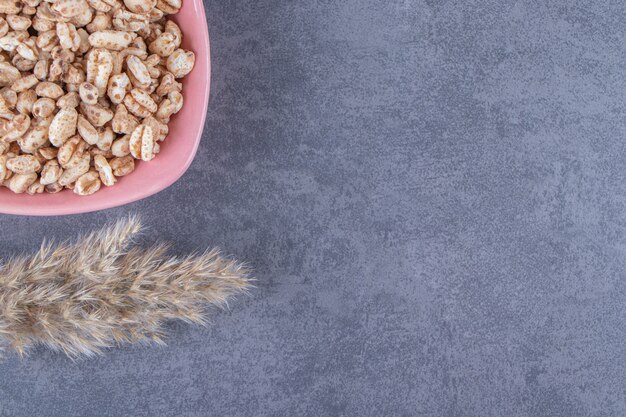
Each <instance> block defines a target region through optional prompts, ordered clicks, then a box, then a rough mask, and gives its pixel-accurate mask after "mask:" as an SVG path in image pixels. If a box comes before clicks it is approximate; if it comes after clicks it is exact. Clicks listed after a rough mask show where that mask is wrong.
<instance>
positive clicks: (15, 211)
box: [0, 0, 211, 216]
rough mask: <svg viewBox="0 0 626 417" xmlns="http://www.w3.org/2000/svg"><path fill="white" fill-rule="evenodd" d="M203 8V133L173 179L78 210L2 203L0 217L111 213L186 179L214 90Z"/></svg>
mask: <svg viewBox="0 0 626 417" xmlns="http://www.w3.org/2000/svg"><path fill="white" fill-rule="evenodd" d="M203 4H204V2H203V1H202V0H194V1H193V5H194V8H195V11H196V13H198V15H199V17H200V25H201V26H202V27H201V29H202V30H203V32H204V33H205V34H206V36H203V37H202V39H201V41H200V42H201V44H202V45H201V47H202V48H203V49H204V50H205V51H206V68H207V77H206V79H207V82H206V84H205V85H204V88H203V90H202V92H201V93H200V94H202V95H204V97H205V99H204V100H203V103H202V109H201V117H200V129H199V130H198V136H199V137H197V138H196V140H195V141H194V144H193V148H192V149H191V152H189V154H188V155H187V157H186V159H185V161H184V163H183V164H180V165H178V166H177V167H176V168H174V169H173V170H174V172H172V173H171V175H169V176H168V177H167V179H166V180H165V181H163V182H162V183H160V184H159V186H158V187H154V188H145V189H139V190H138V191H137V192H136V193H132V194H130V195H128V196H127V197H120V198H116V199H114V200H112V201H110V202H104V203H102V202H99V203H96V202H94V203H90V202H89V197H88V196H87V197H85V198H84V199H85V201H84V204H81V205H79V206H76V205H67V206H56V205H55V206H48V205H45V204H42V205H37V206H34V207H29V209H28V211H25V210H24V208H23V207H21V206H12V205H10V204H6V205H4V204H2V202H0V214H10V215H17V216H67V215H72V214H83V213H92V212H95V211H100V210H106V209H110V208H114V207H120V206H124V205H126V204H130V203H133V202H135V201H139V200H142V199H144V198H147V197H150V196H152V195H155V194H157V193H159V192H161V191H163V190H165V189H166V188H168V187H169V186H171V185H172V184H174V183H175V182H176V181H178V180H179V179H180V178H181V177H182V176H183V174H185V172H187V170H188V169H189V167H190V166H191V163H192V162H193V160H194V158H195V156H196V153H197V151H198V147H199V146H200V141H201V136H202V132H203V130H204V124H205V122H206V116H207V109H208V107H209V93H210V89H211V49H210V40H209V39H210V34H209V28H208V24H207V21H206V14H205V11H204V5H203ZM198 5H200V7H198ZM175 16H176V15H174V16H173V18H174V19H176V17H175ZM196 59H197V54H196ZM195 94H198V93H195Z"/></svg>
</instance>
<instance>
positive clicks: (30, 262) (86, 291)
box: [0, 217, 251, 357]
mask: <svg viewBox="0 0 626 417" xmlns="http://www.w3.org/2000/svg"><path fill="white" fill-rule="evenodd" d="M140 230H141V224H140V222H139V220H138V219H137V218H136V217H129V218H127V219H124V220H120V221H118V222H117V223H116V224H114V225H112V226H110V227H107V228H104V229H103V230H101V231H98V232H94V233H91V234H89V235H87V236H83V237H80V238H79V239H78V240H77V241H76V242H75V243H68V242H65V243H61V244H57V245H53V244H52V243H50V242H44V243H43V244H42V245H41V248H40V249H39V251H38V252H37V253H36V254H34V255H33V256H30V257H28V258H26V257H17V258H13V259H10V260H9V261H7V262H6V263H5V264H4V265H1V266H0V350H4V349H6V348H12V349H14V350H15V351H16V352H18V353H19V354H20V355H25V354H26V353H27V352H28V349H29V348H30V347H32V346H34V345H36V344H43V345H45V346H48V347H49V348H51V349H54V350H60V351H62V352H64V353H65V354H67V355H68V356H70V357H78V356H81V355H86V356H91V355H94V354H98V353H101V352H102V350H103V349H105V348H109V347H112V346H115V345H119V344H123V343H146V342H156V343H163V341H162V340H163V339H162V338H163V324H164V323H165V322H167V321H170V320H183V321H185V322H189V323H199V324H205V323H206V308H207V306H209V305H218V306H221V305H224V304H225V303H226V301H227V299H228V298H229V297H230V296H232V295H234V294H237V293H240V292H244V291H246V290H247V289H249V288H250V281H251V279H250V278H249V276H248V270H247V269H246V268H245V267H243V266H242V265H241V264H239V263H237V262H235V261H232V260H228V259H225V258H223V257H222V256H220V255H219V253H218V252H217V251H216V250H211V251H206V252H204V253H202V254H198V255H195V254H194V255H189V256H185V257H178V256H168V255H167V254H166V252H167V246H165V245H156V246H153V247H149V248H141V247H137V246H133V238H134V237H136V235H137V233H139V231H140Z"/></svg>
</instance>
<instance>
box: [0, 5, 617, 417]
mask: <svg viewBox="0 0 626 417" xmlns="http://www.w3.org/2000/svg"><path fill="white" fill-rule="evenodd" d="M609 3H610V4H609ZM206 6H207V12H208V20H209V25H210V31H211V35H212V45H213V69H214V78H213V81H214V84H213V89H212V94H211V96H212V97H211V104H210V111H209V114H208V118H207V123H206V129H205V133H204V138H203V142H202V144H201V148H200V151H199V154H198V157H197V158H196V160H195V161H194V163H193V165H192V167H191V169H190V170H189V171H188V172H187V174H186V175H185V176H184V177H183V178H182V180H180V181H179V182H177V183H176V184H175V185H174V186H172V187H171V188H169V189H168V190H166V191H164V192H162V193H160V194H158V195H156V196H154V197H152V198H149V199H147V200H144V201H141V202H138V203H135V204H131V205H129V206H126V207H123V208H119V209H114V210H107V211H104V212H100V213H93V214H88V215H82V216H72V217H61V218H47V219H42V218H19V217H11V216H1V217H0V236H1V237H0V239H1V242H2V249H1V254H2V255H7V254H10V253H16V252H19V251H27V250H32V249H34V248H35V247H36V246H37V245H38V243H39V241H40V240H41V239H42V238H44V237H54V238H58V239H63V238H67V237H69V236H73V235H74V234H75V233H76V232H79V231H82V230H88V229H91V228H92V227H96V226H99V225H102V224H104V223H105V222H107V221H109V220H113V219H116V218H118V217H119V216H122V215H124V214H126V213H129V212H139V213H141V214H142V215H143V217H144V219H145V221H146V223H147V224H148V225H149V226H150V230H149V231H148V232H147V234H146V239H147V240H148V241H150V240H154V239H157V238H163V239H166V240H171V241H173V242H175V244H176V245H175V249H176V251H179V252H185V251H189V250H192V249H196V248H199V247H204V246H210V245H219V246H221V247H222V248H223V249H224V250H225V251H226V252H227V253H230V254H233V255H234V256H236V257H237V258H239V259H241V260H245V261H248V262H250V263H251V264H252V265H254V266H255V268H256V277H257V278H258V289H257V290H255V291H254V292H253V294H252V296H251V297H249V298H246V297H244V298H239V299H238V300H237V301H236V302H234V303H233V304H231V308H230V310H228V311H226V312H217V313H216V314H215V315H214V316H213V325H212V326H211V327H209V328H206V329H205V328H197V327H188V326H183V325H174V326H173V327H172V328H171V330H172V335H171V337H170V338H169V346H168V347H167V348H154V347H153V348H128V347H127V348H123V349H120V350H112V351H110V352H108V353H107V355H106V356H104V357H101V358H97V359H93V360H84V361H79V362H75V363H73V362H71V361H70V360H68V359H66V358H65V357H63V356H61V355H58V354H53V353H50V352H47V351H45V350H43V349H41V350H38V351H37V352H36V353H35V354H34V355H33V356H32V357H30V358H28V359H26V360H23V361H19V360H17V359H16V358H14V357H10V358H8V360H5V361H4V362H3V363H1V364H0V415H2V416H34V415H46V416H59V417H60V416H122V415H124V416H126V415H128V416H135V417H137V416H149V415H154V416H206V415H221V416H278V415H288V416H304V415H306V416H322V415H332V416H340V415H342V416H344V415H345V416H348V415H357V416H365V415H368V416H369V415H371V416H396V415H406V416H409V415H411V416H412V415H423V416H481V417H484V416H494V417H496V416H497V417H500V416H567V417H572V416H623V415H626V405H625V394H624V389H625V386H626V382H625V381H626V364H625V361H624V359H625V357H626V324H625V322H624V319H626V280H625V279H624V275H625V272H626V264H625V262H626V256H625V255H626V181H625V179H626V178H625V177H626V153H625V152H624V147H625V146H624V143H625V139H624V138H625V137H626V117H625V116H626V107H625V105H624V103H625V102H626V48H625V47H624V45H625V44H626V42H625V39H624V38H625V35H624V33H626V30H625V29H626V9H625V7H624V5H623V2H618V1H613V2H602V5H601V4H599V3H598V2H591V1H588V2H582V1H581V2H572V1H565V0H560V1H552V2H545V1H528V2H503V1H488V0H477V1H456V2H455V1H430V0H429V1H418V0H413V1H412V0H400V1H390V2H386V1H377V0H344V1H337V2H331V1H320V0H313V1H310V0H309V1H305V0H297V1H296V0H294V1H269V0H254V1H253V0H240V1H236V2H227V1H217V0H208V1H207V2H206ZM168 146H173V144H170V145H168Z"/></svg>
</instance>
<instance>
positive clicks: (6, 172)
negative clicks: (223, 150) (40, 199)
mask: <svg viewBox="0 0 626 417" xmlns="http://www.w3.org/2000/svg"><path fill="white" fill-rule="evenodd" d="M181 5H182V4H181V0H0V186H3V187H7V188H8V189H9V190H11V191H13V192H15V193H28V194H31V195H36V194H41V193H57V192H60V191H62V190H63V189H71V190H73V192H74V193H75V194H77V195H81V196H87V195H91V194H93V193H95V192H97V191H98V190H99V189H100V188H101V187H102V185H104V186H105V187H111V186H114V185H115V184H116V183H117V182H118V180H119V178H120V177H123V176H125V175H128V174H130V173H132V172H133V171H134V170H135V161H136V160H142V161H146V162H147V161H150V160H152V159H153V158H155V156H156V155H157V154H158V153H159V152H160V150H161V146H162V144H161V142H162V141H163V140H164V139H165V138H166V137H167V134H168V131H169V128H168V125H167V123H168V122H169V120H170V118H171V117H172V116H173V115H174V114H176V113H177V112H179V111H180V109H181V108H182V106H183V101H184V100H183V94H182V84H181V83H180V82H179V79H180V78H182V77H184V76H186V75H187V74H188V73H189V72H190V71H191V70H192V69H193V66H194V63H195V55H194V53H193V52H190V51H186V50H183V49H181V42H182V37H183V34H182V32H181V29H180V27H179V26H178V25H177V24H176V23H174V22H173V21H171V20H168V19H167V15H170V14H173V13H176V12H178V10H179V9H180V7H181Z"/></svg>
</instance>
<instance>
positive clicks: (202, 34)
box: [0, 0, 211, 216]
mask: <svg viewBox="0 0 626 417" xmlns="http://www.w3.org/2000/svg"><path fill="white" fill-rule="evenodd" d="M172 19H173V20H174V21H176V23H178V25H179V26H180V28H181V29H182V31H183V44H182V47H183V48H184V49H186V50H191V51H193V52H194V53H195V54H196V63H195V66H194V69H193V71H192V72H191V73H190V74H189V75H187V77H185V78H184V79H183V80H182V83H183V96H184V98H185V102H184V106H183V108H182V110H181V111H180V112H179V113H178V114H176V115H175V116H174V117H172V120H171V121H170V125H169V129H170V130H169V135H168V137H167V139H165V141H164V142H163V143H162V144H161V152H160V153H159V154H158V155H157V157H156V158H155V159H153V160H152V161H150V162H139V163H138V164H136V168H135V171H134V172H132V173H131V174H129V175H127V176H126V177H122V178H119V180H118V182H117V184H115V185H114V186H113V187H102V188H101V189H100V191H98V192H97V193H95V194H93V195H90V196H85V197H80V196H77V195H76V194H74V193H73V192H71V191H69V190H65V191H61V192H60V193H57V194H46V193H43V194H38V195H34V196H30V195H27V194H14V193H12V192H11V191H9V190H8V189H7V188H5V187H1V188H0V213H6V214H18V215H27V216H58V215H65V214H76V213H87V212H90V211H96V210H102V209H106V208H111V207H117V206H121V205H123V204H127V203H132V202H133V201H137V200H140V199H142V198H145V197H148V196H151V195H152V194H155V193H158V192H159V191H162V190H163V189H165V188H167V187H169V186H170V185H172V184H173V183H174V182H175V181H176V180H178V179H179V178H180V177H181V176H182V175H183V174H184V173H185V171H187V168H189V165H191V161H193V158H194V156H195V154H196V150H197V149H198V145H199V143H200V138H201V135H202V128H203V127H204V120H205V117H206V112H207V106H208V102H209V88H210V81H211V58H210V49H209V32H208V29H207V24H206V18H205V15H204V6H203V4H202V0H183V7H182V8H181V10H180V12H179V13H178V14H176V15H174V16H173V17H172Z"/></svg>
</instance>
